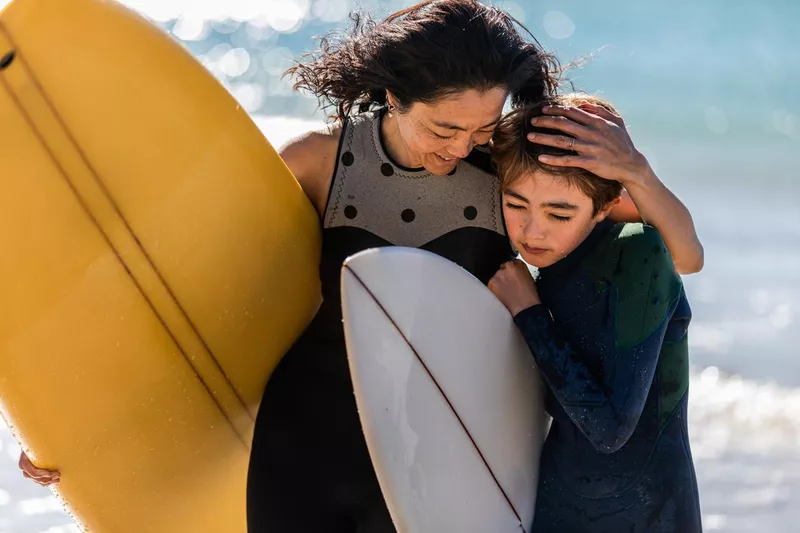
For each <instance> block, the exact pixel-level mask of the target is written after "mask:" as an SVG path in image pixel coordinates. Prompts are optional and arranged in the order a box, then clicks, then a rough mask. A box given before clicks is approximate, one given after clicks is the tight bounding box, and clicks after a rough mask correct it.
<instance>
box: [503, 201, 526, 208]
mask: <svg viewBox="0 0 800 533" xmlns="http://www.w3.org/2000/svg"><path fill="white" fill-rule="evenodd" d="M506 207H507V208H509V209H525V206H524V205H517V204H512V203H511V202H506Z"/></svg>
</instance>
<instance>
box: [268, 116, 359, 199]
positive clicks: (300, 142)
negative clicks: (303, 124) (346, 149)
mask: <svg viewBox="0 0 800 533" xmlns="http://www.w3.org/2000/svg"><path fill="white" fill-rule="evenodd" d="M343 128H344V126H342V125H340V124H332V125H329V126H325V127H323V128H319V129H316V130H311V131H308V132H305V133H303V134H302V135H299V136H297V137H295V138H293V139H291V140H289V141H288V142H287V143H286V144H284V145H283V146H282V147H281V148H280V150H279V153H280V156H281V159H283V161H284V163H286V166H288V167H289V170H290V171H291V172H292V174H293V175H294V177H295V179H296V180H297V181H298V182H299V183H300V186H301V187H302V188H303V191H305V193H306V195H307V196H308V197H309V199H310V200H311V202H312V203H313V204H314V206H315V207H316V208H317V211H318V212H320V213H322V212H323V211H324V210H325V203H326V201H327V198H328V189H329V187H330V183H331V180H332V179H333V172H334V170H335V168H336V157H337V153H338V151H339V144H340V141H341V138H342V130H343Z"/></svg>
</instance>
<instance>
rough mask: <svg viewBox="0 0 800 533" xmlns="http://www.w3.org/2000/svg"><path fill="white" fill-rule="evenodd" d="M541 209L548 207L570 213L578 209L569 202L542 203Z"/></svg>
mask: <svg viewBox="0 0 800 533" xmlns="http://www.w3.org/2000/svg"><path fill="white" fill-rule="evenodd" d="M541 207H549V208H550V209H568V210H570V211H576V210H577V209H578V206H577V205H574V204H571V203H569V202H564V201H562V202H544V203H542V204H541Z"/></svg>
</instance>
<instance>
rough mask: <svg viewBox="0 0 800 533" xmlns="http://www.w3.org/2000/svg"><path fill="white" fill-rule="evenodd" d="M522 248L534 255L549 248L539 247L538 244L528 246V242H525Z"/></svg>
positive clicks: (540, 253)
mask: <svg viewBox="0 0 800 533" xmlns="http://www.w3.org/2000/svg"><path fill="white" fill-rule="evenodd" d="M522 248H523V249H524V250H525V251H526V252H528V253H529V254H532V255H542V254H543V253H545V252H547V251H548V250H547V248H538V247H536V246H528V245H527V244H523V245H522Z"/></svg>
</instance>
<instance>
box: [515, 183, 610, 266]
mask: <svg viewBox="0 0 800 533" xmlns="http://www.w3.org/2000/svg"><path fill="white" fill-rule="evenodd" d="M613 205H614V204H613V202H612V203H610V204H609V205H608V206H606V207H605V208H603V209H602V210H600V212H598V213H597V214H596V215H592V212H593V210H594V208H593V205H592V199H591V198H589V197H588V196H586V194H584V193H583V191H581V190H580V189H579V188H578V187H576V186H573V185H571V184H570V183H569V182H568V181H567V180H566V179H564V178H562V177H559V176H554V175H552V174H547V173H544V172H541V171H536V172H533V173H530V174H526V175H524V176H523V177H521V178H520V179H518V180H517V181H516V182H514V183H513V184H512V185H511V186H510V187H508V188H507V189H506V190H505V192H503V215H504V216H505V219H506V229H507V231H508V236H509V238H510V239H511V242H512V243H513V244H514V246H515V247H516V248H517V250H518V251H519V253H520V255H521V256H522V258H523V259H524V260H525V262H526V263H528V264H530V265H533V266H535V267H538V268H544V267H548V266H550V265H552V264H553V263H555V262H557V261H559V260H560V259H562V258H564V257H565V256H567V255H568V254H569V253H570V252H572V251H573V250H574V249H575V248H577V247H578V245H579V244H580V243H582V242H583V240H584V239H585V238H586V237H587V236H588V235H589V233H591V231H592V229H594V227H595V225H596V224H597V223H598V222H600V221H601V220H603V219H604V218H606V216H607V215H608V213H609V211H611V208H612V207H613Z"/></svg>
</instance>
